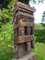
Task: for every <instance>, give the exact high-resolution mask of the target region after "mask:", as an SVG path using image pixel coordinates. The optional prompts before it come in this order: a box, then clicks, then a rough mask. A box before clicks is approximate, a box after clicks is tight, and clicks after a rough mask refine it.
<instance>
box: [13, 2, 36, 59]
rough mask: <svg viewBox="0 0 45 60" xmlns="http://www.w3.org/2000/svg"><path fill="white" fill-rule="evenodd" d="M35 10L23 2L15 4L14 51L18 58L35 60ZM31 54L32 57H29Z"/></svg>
mask: <svg viewBox="0 0 45 60" xmlns="http://www.w3.org/2000/svg"><path fill="white" fill-rule="evenodd" d="M34 11H35V9H34V8H32V7H30V6H29V5H26V4H23V3H21V2H19V3H17V4H16V5H15V6H14V51H15V58H16V60H35V59H34V58H35V54H32V53H31V52H32V48H33V47H34V16H33V13H34ZM29 55H30V57H28V56H29ZM26 56H27V57H26ZM33 57H34V58H33ZM26 58H27V59H26Z"/></svg>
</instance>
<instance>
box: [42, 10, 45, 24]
mask: <svg viewBox="0 0 45 60" xmlns="http://www.w3.org/2000/svg"><path fill="white" fill-rule="evenodd" d="M42 24H45V11H44V12H43V15H42Z"/></svg>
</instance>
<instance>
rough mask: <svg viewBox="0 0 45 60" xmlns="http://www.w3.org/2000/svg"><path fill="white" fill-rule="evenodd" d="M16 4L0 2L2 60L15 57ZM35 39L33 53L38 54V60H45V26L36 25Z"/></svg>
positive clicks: (0, 51)
mask: <svg viewBox="0 0 45 60" xmlns="http://www.w3.org/2000/svg"><path fill="white" fill-rule="evenodd" d="M35 1H36V0H35ZM35 1H34V2H35ZM40 1H41V0H40ZM16 2H17V0H0V60H12V59H13V57H14V51H13V48H14V40H13V24H12V21H13V12H12V11H13V5H14V3H16ZM44 16H45V15H44ZM34 39H35V41H36V43H35V49H33V50H32V51H33V52H35V53H36V55H37V60H45V25H43V24H35V37H34Z"/></svg>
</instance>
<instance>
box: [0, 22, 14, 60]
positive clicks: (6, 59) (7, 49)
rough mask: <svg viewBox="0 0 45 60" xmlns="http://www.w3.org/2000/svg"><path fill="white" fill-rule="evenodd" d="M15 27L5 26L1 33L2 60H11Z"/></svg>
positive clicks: (0, 49)
mask: <svg viewBox="0 0 45 60" xmlns="http://www.w3.org/2000/svg"><path fill="white" fill-rule="evenodd" d="M13 40H14V39H13V25H12V23H11V22H10V23H7V24H5V25H3V27H2V31H0V60H11V59H12V58H13V57H14V56H13V55H14V53H13V45H14V44H13V43H14V42H13Z"/></svg>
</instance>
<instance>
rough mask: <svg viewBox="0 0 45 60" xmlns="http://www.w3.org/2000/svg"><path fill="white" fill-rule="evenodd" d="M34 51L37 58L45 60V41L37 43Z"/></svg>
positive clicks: (37, 59)
mask: <svg viewBox="0 0 45 60" xmlns="http://www.w3.org/2000/svg"><path fill="white" fill-rule="evenodd" d="M33 52H34V53H35V54H36V57H37V58H36V60H45V44H44V43H38V42H37V43H36V44H35V49H33Z"/></svg>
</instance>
